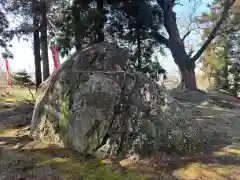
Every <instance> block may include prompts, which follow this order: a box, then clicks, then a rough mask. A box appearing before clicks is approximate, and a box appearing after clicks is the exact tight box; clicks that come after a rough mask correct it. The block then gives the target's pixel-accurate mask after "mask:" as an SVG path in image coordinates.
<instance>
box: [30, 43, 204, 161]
mask: <svg viewBox="0 0 240 180" xmlns="http://www.w3.org/2000/svg"><path fill="white" fill-rule="evenodd" d="M126 61H127V53H126V52H125V51H123V50H121V49H119V48H117V47H116V45H114V44H109V43H106V42H103V43H100V44H96V45H94V46H92V47H89V48H87V49H84V50H82V51H80V52H77V53H76V54H74V55H73V56H72V57H70V59H69V60H68V61H66V62H65V63H64V64H63V65H62V66H61V68H60V69H59V70H58V71H56V72H55V73H54V74H53V75H52V76H51V77H50V78H49V79H48V80H47V81H45V82H44V83H43V84H42V87H41V89H40V90H39V95H38V98H37V102H36V106H35V110H34V114H33V118H32V126H31V135H32V136H33V138H40V139H41V140H43V141H47V142H51V143H58V144H60V145H63V146H67V147H71V148H73V149H75V150H77V151H79V152H81V153H90V154H92V155H95V156H98V157H105V156H116V155H119V154H123V155H131V154H136V153H137V154H148V153H150V152H151V151H155V150H159V149H160V148H161V147H163V146H167V147H169V148H173V149H175V150H176V151H186V150H188V149H196V147H201V146H202V138H201V135H202V132H201V128H200V127H199V125H198V124H197V122H196V121H195V120H194V119H191V118H190V117H188V116H186V114H185V110H184V108H183V107H182V106H181V105H180V104H179V103H178V102H177V101H176V100H175V99H173V98H171V96H169V95H168V93H166V92H165V90H164V89H163V88H162V87H161V86H160V85H158V84H157V83H155V82H154V81H153V80H152V79H151V78H149V77H147V76H145V75H143V74H142V73H139V72H134V73H130V72H126V71H123V68H124V64H125V62H126Z"/></svg>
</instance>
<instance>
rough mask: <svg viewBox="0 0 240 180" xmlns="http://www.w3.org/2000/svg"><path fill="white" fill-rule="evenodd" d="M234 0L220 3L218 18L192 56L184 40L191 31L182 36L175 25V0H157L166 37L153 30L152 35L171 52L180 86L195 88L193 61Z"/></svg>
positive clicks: (215, 31) (199, 54)
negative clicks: (178, 71) (178, 74)
mask: <svg viewBox="0 0 240 180" xmlns="http://www.w3.org/2000/svg"><path fill="white" fill-rule="evenodd" d="M234 2H235V1H234V0H224V1H223V4H222V11H221V14H220V17H219V19H218V20H217V21H216V23H215V24H213V27H212V29H211V32H210V33H209V36H208V37H207V38H206V40H205V41H204V43H203V45H202V46H201V47H200V49H199V50H198V51H197V52H196V53H195V54H194V55H193V56H192V52H190V53H187V51H186V48H185V44H184V40H185V38H186V37H187V36H188V35H189V34H190V33H191V31H189V32H187V34H186V35H184V36H183V37H181V36H180V32H179V29H178V27H177V19H176V13H175V12H174V11H173V7H174V5H177V4H178V3H177V1H175V0H171V1H169V0H157V4H158V5H159V7H160V8H161V9H162V13H163V20H164V23H163V24H164V27H165V29H166V31H167V34H168V38H166V37H165V36H163V35H162V34H160V33H157V32H155V33H154V35H155V36H154V37H155V39H156V40H158V42H159V43H163V44H165V45H166V47H167V48H169V50H170V51H171V53H172V56H173V59H174V62H175V63H176V65H177V66H178V67H179V70H180V73H181V88H184V89H185V88H186V89H190V90H195V89H197V86H196V78H195V72H194V69H195V62H196V61H197V60H198V59H199V58H200V56H201V55H202V53H203V52H204V51H205V49H206V48H207V46H208V45H209V44H210V42H211V41H212V40H213V39H214V37H215V36H216V33H217V31H218V30H219V28H220V27H221V24H222V23H223V21H224V20H225V19H226V17H227V16H228V11H229V9H230V7H231V6H232V5H233V3H234Z"/></svg>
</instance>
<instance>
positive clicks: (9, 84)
mask: <svg viewBox="0 0 240 180" xmlns="http://www.w3.org/2000/svg"><path fill="white" fill-rule="evenodd" d="M5 63H6V70H7V80H8V87H9V88H10V87H11V76H10V72H9V64H8V60H7V59H6V60H5Z"/></svg>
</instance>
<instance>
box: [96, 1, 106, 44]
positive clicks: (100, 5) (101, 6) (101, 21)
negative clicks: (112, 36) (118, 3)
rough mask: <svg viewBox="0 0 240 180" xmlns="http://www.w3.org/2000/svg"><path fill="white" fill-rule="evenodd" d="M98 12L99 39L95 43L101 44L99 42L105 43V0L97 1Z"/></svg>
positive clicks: (97, 33)
mask: <svg viewBox="0 0 240 180" xmlns="http://www.w3.org/2000/svg"><path fill="white" fill-rule="evenodd" d="M97 11H98V12H99V14H100V17H99V19H98V22H97V32H96V35H97V38H96V40H95V41H96V42H98V43H99V42H102V41H104V39H105V36H104V32H103V28H104V18H105V17H104V2H103V0H97Z"/></svg>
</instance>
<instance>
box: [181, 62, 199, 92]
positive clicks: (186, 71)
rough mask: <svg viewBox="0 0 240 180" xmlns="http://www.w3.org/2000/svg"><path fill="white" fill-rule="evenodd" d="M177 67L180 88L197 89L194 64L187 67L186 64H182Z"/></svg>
mask: <svg viewBox="0 0 240 180" xmlns="http://www.w3.org/2000/svg"><path fill="white" fill-rule="evenodd" d="M179 69H180V73H181V83H180V86H179V87H180V88H181V89H187V90H197V83H196V76H195V71H194V69H195V68H194V66H193V67H191V68H187V67H186V66H183V67H181V68H179Z"/></svg>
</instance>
